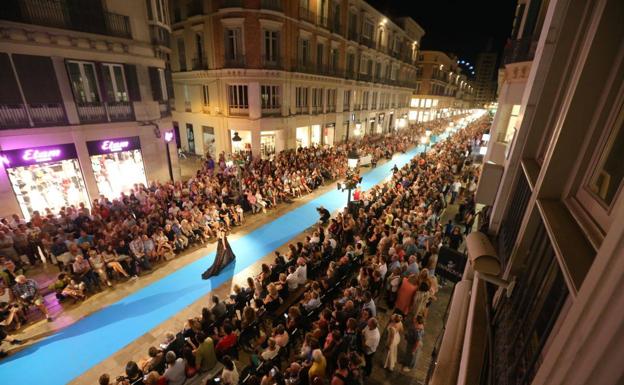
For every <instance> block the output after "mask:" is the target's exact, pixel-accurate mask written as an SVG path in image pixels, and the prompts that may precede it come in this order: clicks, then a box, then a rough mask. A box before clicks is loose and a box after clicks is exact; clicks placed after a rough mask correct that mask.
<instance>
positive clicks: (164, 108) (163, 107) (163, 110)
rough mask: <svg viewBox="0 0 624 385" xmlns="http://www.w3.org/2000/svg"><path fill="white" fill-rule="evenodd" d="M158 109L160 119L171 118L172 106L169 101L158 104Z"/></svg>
mask: <svg viewBox="0 0 624 385" xmlns="http://www.w3.org/2000/svg"><path fill="white" fill-rule="evenodd" d="M158 109H159V110H160V117H161V118H165V117H167V116H171V105H170V104H169V101H168V100H161V101H160V102H158Z"/></svg>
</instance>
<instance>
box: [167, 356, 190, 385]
mask: <svg viewBox="0 0 624 385" xmlns="http://www.w3.org/2000/svg"><path fill="white" fill-rule="evenodd" d="M165 360H166V362H167V369H166V370H165V373H164V374H163V377H165V378H166V379H167V384H168V385H182V384H184V382H185V381H186V371H185V370H186V363H185V362H184V359H182V358H177V357H176V354H175V353H174V352H172V351H169V352H167V355H166V356H165Z"/></svg>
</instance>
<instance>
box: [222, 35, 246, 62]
mask: <svg viewBox="0 0 624 385" xmlns="http://www.w3.org/2000/svg"><path fill="white" fill-rule="evenodd" d="M241 43H242V42H241V29H240V28H226V29H225V58H226V59H227V60H237V59H240V58H241V56H242V52H241V46H242V45H241Z"/></svg>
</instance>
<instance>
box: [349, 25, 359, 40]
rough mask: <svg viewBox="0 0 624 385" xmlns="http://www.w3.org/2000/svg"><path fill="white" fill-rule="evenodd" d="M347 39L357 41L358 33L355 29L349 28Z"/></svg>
mask: <svg viewBox="0 0 624 385" xmlns="http://www.w3.org/2000/svg"><path fill="white" fill-rule="evenodd" d="M348 37H349V40H353V41H358V33H357V31H356V30H355V29H353V28H349V36H348Z"/></svg>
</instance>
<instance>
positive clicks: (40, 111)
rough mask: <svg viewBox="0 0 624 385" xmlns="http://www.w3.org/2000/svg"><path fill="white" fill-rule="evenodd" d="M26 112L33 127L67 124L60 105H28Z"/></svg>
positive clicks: (63, 110)
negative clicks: (28, 113)
mask: <svg viewBox="0 0 624 385" xmlns="http://www.w3.org/2000/svg"><path fill="white" fill-rule="evenodd" d="M28 111H29V112H30V118H31V119H32V122H33V125H35V126H51V125H62V124H67V116H66V115H65V109H64V108H63V104H62V103H37V104H29V105H28Z"/></svg>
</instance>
